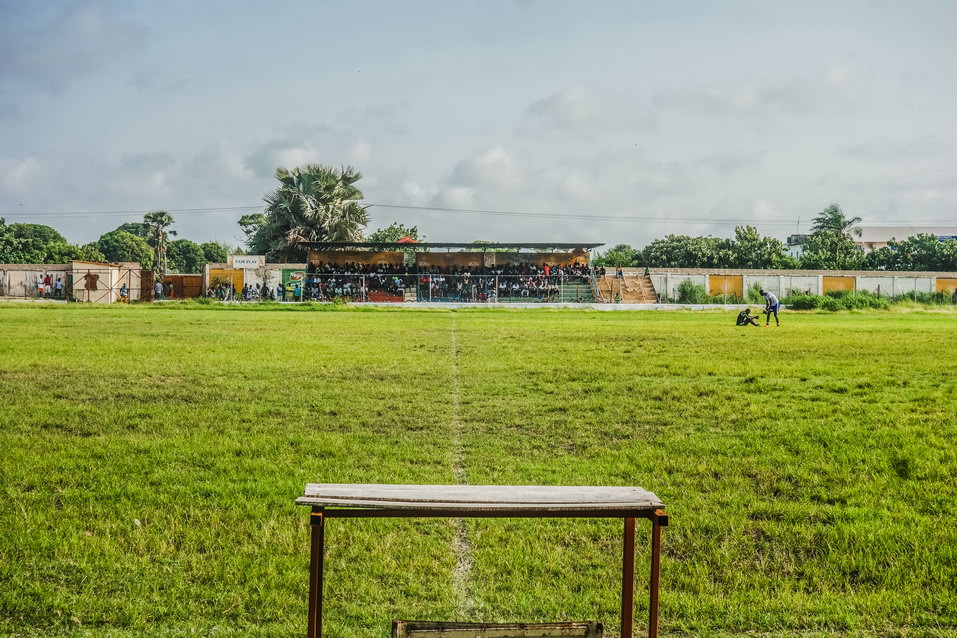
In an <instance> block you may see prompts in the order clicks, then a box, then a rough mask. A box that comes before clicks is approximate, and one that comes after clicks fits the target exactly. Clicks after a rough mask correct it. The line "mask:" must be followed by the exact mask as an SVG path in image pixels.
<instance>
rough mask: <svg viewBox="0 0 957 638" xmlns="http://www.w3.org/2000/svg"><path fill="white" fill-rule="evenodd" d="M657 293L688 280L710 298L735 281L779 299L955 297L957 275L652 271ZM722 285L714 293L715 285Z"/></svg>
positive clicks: (673, 290) (671, 291) (628, 272)
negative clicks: (833, 293)
mask: <svg viewBox="0 0 957 638" xmlns="http://www.w3.org/2000/svg"><path fill="white" fill-rule="evenodd" d="M643 272H644V271H643V269H640V268H628V269H625V276H626V277H632V276H634V277H637V276H641V275H642V274H643ZM649 277H650V278H651V282H652V284H654V286H655V291H656V292H658V294H660V295H661V296H662V297H670V298H674V297H675V296H676V295H677V291H678V286H679V285H680V284H681V282H683V281H685V280H690V281H691V283H693V284H696V285H699V286H704V288H705V290H707V291H708V294H709V295H720V294H722V293H723V292H724V291H735V292H736V291H737V290H738V289H739V288H738V286H737V285H736V282H735V280H736V279H737V280H738V281H740V289H741V290H743V291H744V292H745V293H746V292H747V291H748V289H750V288H751V287H753V286H755V285H757V286H759V287H760V288H763V289H764V290H767V291H769V292H772V293H774V294H775V295H777V296H778V297H785V296H787V295H788V294H790V293H792V292H795V293H797V292H803V293H807V294H811V295H821V294H824V293H825V292H827V291H829V290H840V289H844V290H866V291H868V292H872V293H875V294H880V295H883V296H891V297H892V296H896V295H906V294H911V293H914V292H934V291H935V290H936V291H943V292H948V293H952V292H953V290H954V288H955V287H957V273H947V272H933V273H930V272H900V271H897V272H883V271H833V270H828V271H808V270H744V269H742V270H738V271H733V270H728V269H714V270H708V269H701V268H694V269H692V268H674V269H666V268H655V269H651V270H650V271H649ZM715 282H717V283H716V284H715V285H720V286H721V288H720V289H715V290H713V289H712V288H714V286H712V283H715Z"/></svg>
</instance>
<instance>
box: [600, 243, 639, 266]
mask: <svg viewBox="0 0 957 638" xmlns="http://www.w3.org/2000/svg"><path fill="white" fill-rule="evenodd" d="M639 256H640V253H639V252H638V251H637V250H635V249H634V248H632V247H631V246H629V245H628V244H618V245H617V246H614V247H613V248H609V249H608V250H606V251H605V252H604V253H602V254H600V255H598V256H597V257H595V259H594V260H592V263H593V264H594V265H596V266H604V267H606V268H617V267H618V266H622V267H627V266H638V265H640V264H639V263H638V257H639Z"/></svg>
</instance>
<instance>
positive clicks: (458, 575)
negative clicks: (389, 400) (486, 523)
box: [449, 314, 476, 618]
mask: <svg viewBox="0 0 957 638" xmlns="http://www.w3.org/2000/svg"><path fill="white" fill-rule="evenodd" d="M449 341H450V343H449V346H450V349H451V359H452V368H451V373H452V374H451V377H452V378H451V380H450V385H451V402H452V415H451V416H452V423H451V426H452V474H453V476H455V480H456V482H457V483H458V484H459V485H466V484H467V483H468V476H467V475H466V472H465V450H464V442H463V440H462V434H463V427H462V382H461V376H460V374H459V340H458V327H457V325H456V317H455V314H453V315H452V328H451V337H450V340H449ZM468 532H469V530H468V521H467V519H464V518H460V519H458V521H457V523H456V530H455V537H454V538H453V539H452V551H453V552H455V557H456V561H455V570H454V571H453V572H452V591H453V593H454V595H455V599H456V608H457V610H458V613H459V615H460V616H461V617H463V618H466V617H468V615H469V614H471V613H472V612H473V610H474V609H475V607H476V601H475V598H474V596H473V594H472V588H471V587H469V577H470V575H471V573H472V566H473V560H472V542H471V541H470V540H469V533H468Z"/></svg>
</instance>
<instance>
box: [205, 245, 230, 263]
mask: <svg viewBox="0 0 957 638" xmlns="http://www.w3.org/2000/svg"><path fill="white" fill-rule="evenodd" d="M199 247H200V249H201V250H202V251H203V258H204V259H205V260H206V263H208V264H224V263H226V259H227V258H228V257H229V246H227V245H226V244H221V243H219V242H216V241H207V242H204V243H202V244H200V245H199Z"/></svg>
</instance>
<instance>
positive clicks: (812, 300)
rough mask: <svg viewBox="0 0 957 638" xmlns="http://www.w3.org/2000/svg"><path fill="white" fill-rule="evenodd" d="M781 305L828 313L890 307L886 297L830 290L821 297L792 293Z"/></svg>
mask: <svg viewBox="0 0 957 638" xmlns="http://www.w3.org/2000/svg"><path fill="white" fill-rule="evenodd" d="M782 303H784V304H785V305H786V306H787V307H788V308H791V309H792V310H828V311H830V312H836V311H838V310H860V309H864V308H877V309H880V310H886V309H887V308H889V307H890V305H891V304H890V300H888V299H887V298H886V297H878V296H876V295H874V294H873V293H870V292H867V291H866V290H861V291H850V290H832V291H829V292H828V293H826V294H825V295H823V296H819V295H808V294H804V293H792V294H790V295H788V296H787V297H785V298H784V299H783V300H782Z"/></svg>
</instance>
